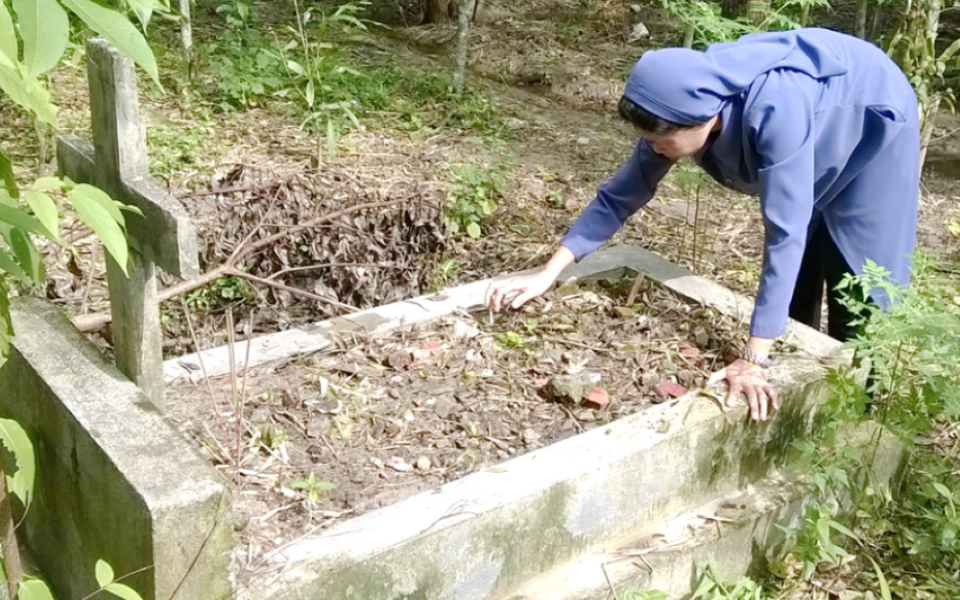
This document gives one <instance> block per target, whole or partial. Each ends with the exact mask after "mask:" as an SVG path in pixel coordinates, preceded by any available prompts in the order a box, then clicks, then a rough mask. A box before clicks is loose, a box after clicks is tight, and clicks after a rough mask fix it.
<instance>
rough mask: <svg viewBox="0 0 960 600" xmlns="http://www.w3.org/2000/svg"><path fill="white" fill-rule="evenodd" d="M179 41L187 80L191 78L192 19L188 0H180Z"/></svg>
mask: <svg viewBox="0 0 960 600" xmlns="http://www.w3.org/2000/svg"><path fill="white" fill-rule="evenodd" d="M180 16H181V17H182V18H183V21H181V22H180V42H181V44H182V45H183V62H184V64H185V65H186V67H187V81H189V80H190V79H191V78H193V21H192V20H191V16H190V0H180Z"/></svg>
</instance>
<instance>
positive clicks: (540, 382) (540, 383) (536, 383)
mask: <svg viewBox="0 0 960 600" xmlns="http://www.w3.org/2000/svg"><path fill="white" fill-rule="evenodd" d="M548 383H550V379H548V378H546V377H542V378H537V379H534V380H533V387H535V388H537V389H540V388H542V387H545V386H546V385H547V384H548Z"/></svg>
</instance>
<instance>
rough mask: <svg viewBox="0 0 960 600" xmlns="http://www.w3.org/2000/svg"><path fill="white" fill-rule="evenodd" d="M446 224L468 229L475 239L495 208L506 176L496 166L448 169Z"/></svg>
mask: <svg viewBox="0 0 960 600" xmlns="http://www.w3.org/2000/svg"><path fill="white" fill-rule="evenodd" d="M448 178H449V181H450V185H449V188H448V190H447V226H448V227H449V228H450V230H451V231H452V232H453V233H455V234H456V233H460V232H465V233H466V234H467V235H469V236H470V237H472V238H474V239H476V238H478V237H480V234H481V224H482V223H483V222H484V221H485V220H486V219H487V218H488V217H489V216H490V215H492V214H493V213H494V212H496V210H497V207H498V205H499V201H500V199H501V198H502V194H503V191H504V190H505V189H506V185H507V182H506V179H505V178H504V176H503V174H501V173H500V172H499V171H498V170H496V169H484V168H482V167H480V166H477V165H472V164H465V165H458V166H455V167H453V168H451V169H450V171H449V172H448Z"/></svg>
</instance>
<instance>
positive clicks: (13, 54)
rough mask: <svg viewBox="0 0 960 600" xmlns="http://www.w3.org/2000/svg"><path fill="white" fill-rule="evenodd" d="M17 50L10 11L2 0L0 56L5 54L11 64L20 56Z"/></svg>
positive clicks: (15, 34)
mask: <svg viewBox="0 0 960 600" xmlns="http://www.w3.org/2000/svg"><path fill="white" fill-rule="evenodd" d="M19 50H20V48H19V46H18V45H17V30H16V29H14V27H13V19H12V18H10V11H9V10H7V5H6V4H5V3H4V2H3V0H0V54H5V55H6V56H7V58H8V59H9V60H10V62H13V61H15V60H17V57H18V56H19V55H20V52H19Z"/></svg>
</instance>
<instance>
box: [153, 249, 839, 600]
mask: <svg viewBox="0 0 960 600" xmlns="http://www.w3.org/2000/svg"><path fill="white" fill-rule="evenodd" d="M639 272H643V273H645V274H646V276H647V277H649V278H650V279H652V280H655V281H657V282H659V283H660V284H661V285H663V286H665V287H667V288H669V289H671V290H673V291H675V292H677V293H679V294H680V295H682V296H685V297H687V298H689V299H691V300H693V301H695V302H699V303H702V304H706V305H709V306H712V307H714V308H717V309H718V310H720V312H723V313H724V314H727V315H731V316H734V317H735V318H737V319H742V320H744V321H746V320H748V319H749V316H750V306H751V303H750V302H749V300H748V299H746V298H744V297H742V296H739V295H738V294H735V293H733V292H731V291H730V290H728V289H726V288H723V287H722V286H719V285H716V284H714V283H712V282H709V281H708V280H705V279H703V278H700V277H696V276H694V275H692V274H690V273H689V272H687V271H685V270H683V269H680V268H678V267H675V266H673V265H671V264H670V263H668V262H667V261H664V260H662V259H660V258H658V257H656V256H654V255H652V254H650V253H649V252H646V251H643V250H640V249H637V248H629V247H620V248H611V249H608V250H605V251H601V252H599V253H596V254H594V255H593V256H591V257H590V258H588V259H587V260H585V261H583V262H581V263H580V264H578V265H575V266H574V267H572V268H571V269H570V270H569V271H568V272H567V273H566V274H565V276H566V277H578V278H581V279H589V278H600V277H618V276H623V275H626V274H630V273H634V274H636V273H639ZM488 284H489V282H488V281H483V282H477V283H473V284H468V285H465V286H461V287H458V288H453V289H450V290H444V291H443V292H441V293H439V294H433V295H429V296H425V297H421V298H417V299H413V300H409V301H405V302H399V303H396V304H393V305H388V306H384V307H380V308H377V309H371V310H367V311H363V312H360V313H357V314H353V315H349V316H346V317H342V318H337V319H332V320H330V321H326V322H323V323H320V324H318V325H316V326H310V327H303V328H301V329H300V330H298V331H296V333H291V332H284V333H283V334H274V335H272V336H265V338H266V339H259V340H253V341H252V342H251V344H252V348H251V356H253V357H254V358H253V364H252V365H250V366H255V367H263V366H268V365H270V364H277V362H278V360H279V361H282V360H284V359H283V358H282V357H281V355H283V353H284V352H283V344H282V341H281V340H282V338H281V336H290V337H292V338H293V339H295V340H296V343H295V345H293V346H291V347H288V348H287V349H288V350H289V353H288V357H287V360H289V359H290V358H293V357H295V356H297V355H300V354H301V353H303V351H304V350H303V349H304V348H310V347H311V346H316V347H319V346H322V345H324V344H325V343H329V340H330V338H332V337H333V336H335V335H338V334H345V333H350V332H354V331H363V332H367V333H373V334H376V333H382V332H385V331H388V330H391V329H393V328H396V327H400V326H402V325H405V324H411V323H416V322H422V321H426V320H431V319H436V318H438V317H441V316H444V315H448V314H450V313H452V312H454V311H463V310H470V309H473V308H476V307H477V306H479V305H480V304H481V302H482V297H483V292H484V290H485V289H486V287H487V285H488ZM789 335H790V336H791V338H793V339H794V340H795V341H796V342H797V344H798V345H799V346H800V347H801V348H802V349H803V351H801V352H798V353H796V354H795V355H792V356H788V357H785V358H784V359H783V360H782V362H781V363H780V364H779V365H778V366H777V367H776V368H774V369H773V370H772V371H771V376H772V378H773V379H774V381H775V382H776V383H777V385H778V389H779V390H780V392H781V395H782V397H783V400H784V405H785V408H784V409H783V410H781V411H780V413H778V415H777V416H776V418H774V419H773V420H772V421H771V422H770V423H768V424H766V425H759V426H758V425H755V424H751V423H748V422H747V420H746V413H747V409H746V406H745V405H742V406H738V407H736V408H733V409H724V408H723V407H722V405H720V404H719V403H718V402H717V401H716V400H714V399H711V398H709V397H707V396H705V395H703V394H700V393H698V392H697V391H694V392H691V393H689V394H687V395H685V396H684V397H682V398H679V399H677V400H675V401H673V402H670V403H666V404H663V405H659V406H653V407H650V408H648V409H647V410H645V411H644V412H642V413H639V414H635V415H631V416H628V417H625V418H622V419H620V420H618V421H616V422H613V423H611V424H609V425H606V426H604V427H601V428H598V429H595V430H593V431H590V432H587V433H584V434H580V435H577V436H575V437H573V438H570V439H567V440H564V441H561V442H558V443H555V444H553V445H551V446H548V447H546V448H543V449H540V450H536V451H533V452H531V453H529V454H526V455H523V456H521V457H519V458H514V459H511V460H509V461H507V462H505V463H502V465H501V466H500V467H497V468H495V469H487V470H485V471H483V472H479V473H476V474H473V475H469V476H467V477H464V478H463V479H460V480H458V481H454V482H452V483H449V484H446V485H444V486H442V487H441V488H439V489H437V490H434V491H431V492H426V493H422V494H420V495H417V496H414V497H412V498H409V499H407V500H405V501H402V502H399V503H397V504H394V505H392V506H388V507H385V508H383V509H380V510H377V511H374V512H371V513H367V514H364V515H362V516H360V517H357V518H354V519H352V520H349V521H346V522H344V523H342V524H340V525H337V526H335V527H333V528H332V529H329V530H326V531H324V532H323V533H322V534H316V535H310V534H309V532H306V535H305V537H303V538H302V539H299V540H297V541H295V542H293V543H291V544H288V545H285V546H283V547H281V548H280V549H279V550H277V551H275V552H274V553H273V554H272V555H270V556H269V558H268V561H267V566H266V568H265V569H263V570H262V572H260V573H258V574H257V576H256V577H255V578H254V579H253V580H252V581H251V582H250V584H249V585H248V586H247V587H245V588H244V589H241V590H238V594H239V598H241V599H243V600H326V599H331V600H332V599H338V600H339V599H344V598H357V599H364V600H368V599H369V600H380V599H383V600H399V599H401V598H424V599H430V600H433V599H438V600H439V599H447V598H450V599H456V600H496V599H501V598H507V597H510V595H511V594H514V593H522V594H527V593H528V592H525V591H523V590H525V589H526V587H525V586H528V585H533V583H535V582H536V581H537V580H538V579H542V577H543V574H545V573H550V572H552V571H555V570H560V571H559V572H565V571H564V570H565V569H567V568H571V567H570V565H576V564H579V561H582V560H587V558H588V557H590V556H606V555H604V554H603V548H609V547H611V544H613V543H614V542H617V541H620V542H622V541H623V540H626V539H634V538H636V537H637V536H641V535H649V533H650V532H652V531H655V530H656V529H657V528H658V527H662V526H666V525H667V524H669V523H670V522H672V521H673V520H676V519H678V518H681V517H683V515H688V514H690V513H691V511H693V512H694V513H696V511H698V510H706V508H704V507H709V506H710V505H711V503H715V502H717V501H718V499H724V498H733V497H737V496H738V495H739V494H741V493H742V490H744V489H745V488H747V487H748V486H754V485H755V486H759V487H761V488H763V489H768V490H770V498H769V500H768V501H766V503H761V504H762V505H758V507H754V508H755V510H752V511H748V513H747V514H746V515H745V516H744V521H743V523H744V524H745V525H743V526H744V527H747V528H748V530H749V531H753V529H751V528H755V527H756V526H757V523H761V522H762V523H766V526H767V527H768V528H772V523H774V522H783V520H784V519H788V518H792V517H793V515H794V514H795V510H794V509H795V506H794V505H795V504H796V502H801V501H802V498H803V495H802V489H800V488H798V487H797V485H798V484H796V483H795V482H789V481H786V482H784V483H783V485H782V486H781V487H782V488H783V489H780V488H779V487H778V485H779V484H775V482H776V481H778V480H777V479H776V478H777V477H779V475H778V468H779V467H780V466H782V463H783V461H784V457H785V453H786V450H787V446H788V445H789V443H790V442H791V441H793V440H795V439H798V438H800V437H802V436H803V435H805V434H807V433H809V432H810V430H811V428H812V427H813V426H814V417H815V414H816V411H817V406H818V404H819V403H821V402H823V401H825V400H826V393H827V392H828V390H827V388H826V386H825V385H824V384H823V382H822V376H823V373H824V364H830V363H834V364H836V363H839V362H842V361H843V360H844V356H843V355H842V353H840V352H838V350H839V349H840V345H839V344H838V343H837V342H835V341H833V340H831V339H829V338H827V337H826V336H824V335H822V334H820V333H819V332H816V331H813V330H811V329H809V328H805V327H803V326H799V325H796V324H792V325H791V327H790V332H789ZM258 347H261V348H264V347H266V348H269V351H268V352H264V353H263V354H262V355H261V356H257V355H258V351H257V348H258ZM203 354H206V355H207V356H208V357H209V359H208V360H207V361H206V363H207V364H209V365H213V364H221V363H222V362H223V361H222V360H219V359H218V358H217V357H218V356H219V355H221V354H223V350H222V349H220V350H214V351H209V352H208V353H203ZM235 354H236V355H237V356H238V358H237V360H238V364H237V366H238V367H242V366H243V363H242V360H243V359H242V358H241V355H242V354H244V351H243V347H242V346H241V350H240V351H237V352H236V353H235ZM199 360H200V356H198V355H191V356H189V357H184V358H181V359H174V360H171V361H168V363H167V365H166V372H167V376H168V379H169V380H176V379H178V378H179V379H186V378H190V379H193V380H196V379H197V375H196V373H197V369H196V367H195V366H193V367H190V366H187V363H188V362H189V363H192V364H194V365H196V364H197V363H198V362H199ZM222 369H223V371H222V372H221V374H222V373H226V372H229V370H230V366H229V364H225V365H222ZM764 486H765V487H764ZM791 490H792V491H791ZM791 506H794V509H790V510H787V509H788V508H789V507H791ZM724 527H725V528H726V529H731V531H732V530H733V529H736V528H735V527H733V526H732V525H731V526H729V527H728V525H727V524H724ZM774 529H775V528H774ZM711 531H713V529H711ZM745 535H747V537H743V536H741V537H739V538H737V537H734V538H732V539H739V540H740V541H739V542H737V543H735V544H734V546H735V548H734V547H731V546H730V544H731V543H733V542H731V541H730V540H724V541H723V544H721V545H719V546H717V545H713V546H711V545H710V544H711V543H714V542H715V541H716V540H707V539H706V538H704V539H700V540H694V541H693V542H692V543H685V544H686V545H685V546H684V550H685V551H688V552H693V553H694V554H696V556H699V557H700V558H701V559H702V558H705V556H706V554H707V550H706V549H710V548H713V549H717V550H719V549H723V551H724V552H725V553H729V555H730V556H738V557H739V558H737V560H739V561H740V562H741V563H743V562H744V561H746V563H750V562H752V561H753V560H754V559H755V558H756V557H755V556H754V554H755V552H756V549H757V548H760V549H761V550H763V549H767V548H769V547H770V545H771V544H774V543H780V541H782V538H777V537H776V536H772V535H770V536H759V537H758V536H757V535H754V534H745ZM751 536H752V537H751ZM708 542H709V543H708ZM737 544H739V545H737ZM734 550H737V551H739V552H740V553H739V554H737V553H736V552H735V551H734ZM598 553H599V554H598ZM694 554H690V556H694ZM697 564H699V563H697ZM737 564H739V563H737ZM697 568H699V567H696V566H695V565H694V563H691V564H690V566H689V568H688V569H687V571H683V572H682V573H681V571H677V573H681V575H682V577H681V575H677V576H676V577H674V579H671V580H670V582H669V583H670V585H669V586H668V587H669V589H670V590H672V591H681V590H682V589H687V591H689V589H688V588H684V585H687V586H689V584H690V583H691V582H690V581H689V579H690V577H692V575H691V572H692V571H691V569H693V570H696V569H697ZM599 572H600V571H598V573H599ZM594 575H596V573H594ZM684 577H686V579H684ZM623 579H624V580H625V581H626V580H629V581H633V582H634V583H635V582H636V577H625V578H623ZM657 581H658V580H657ZM647 583H650V582H649V581H648V582H647ZM530 589H533V588H530ZM584 589H586V588H584ZM518 591H519V592H518ZM529 593H534V592H529ZM598 593H599V592H598ZM517 597H530V598H539V597H543V598H544V599H546V598H552V596H550V595H549V594H545V595H542V596H538V595H536V594H534V595H529V596H517ZM575 597H578V596H570V598H571V600H572V599H573V598H575ZM583 597H586V596H583ZM597 597H598V598H599V597H601V596H597Z"/></svg>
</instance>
